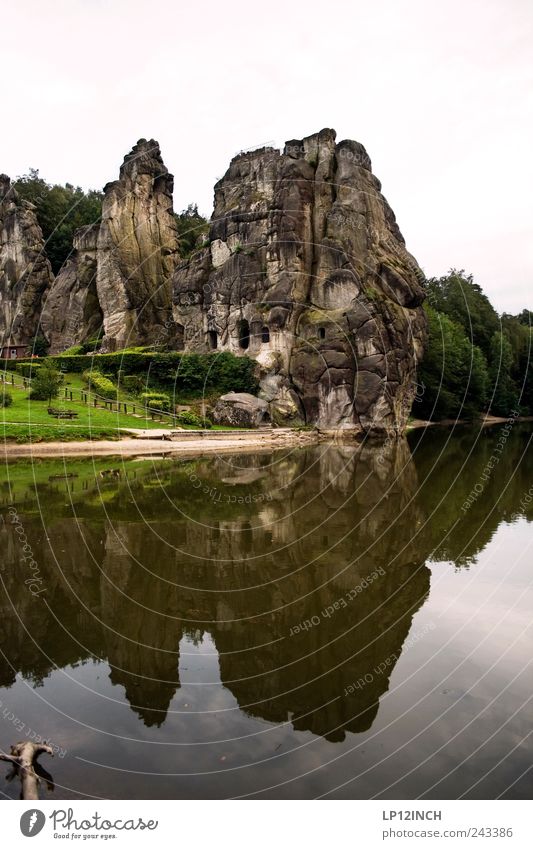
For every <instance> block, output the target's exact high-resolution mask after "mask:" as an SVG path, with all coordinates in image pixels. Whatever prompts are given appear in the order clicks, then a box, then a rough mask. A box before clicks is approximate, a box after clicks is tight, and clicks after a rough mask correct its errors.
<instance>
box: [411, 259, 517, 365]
mask: <svg viewBox="0 0 533 849" xmlns="http://www.w3.org/2000/svg"><path fill="white" fill-rule="evenodd" d="M427 290H428V291H427V296H428V301H429V303H430V304H431V306H432V307H433V308H434V309H436V310H437V311H438V312H440V313H444V314H445V315H447V316H448V317H449V318H451V320H452V321H454V322H455V323H456V324H459V325H461V327H462V328H463V330H464V331H465V333H466V335H467V337H468V338H469V339H470V340H471V342H472V344H474V345H477V346H478V347H479V348H481V350H482V351H483V354H484V355H485V358H486V359H487V360H488V359H489V358H490V353H491V340H492V336H493V334H494V333H496V331H498V330H499V329H500V319H499V316H498V313H497V312H496V310H495V309H494V307H493V306H492V304H491V303H490V301H489V299H488V298H487V296H486V295H485V294H484V293H483V290H482V289H481V287H480V286H478V285H477V283H474V278H473V277H472V275H471V274H466V273H465V271H464V270H462V269H461V270H460V271H457V270H456V269H455V268H452V269H451V270H450V271H449V272H448V274H446V275H445V276H444V277H439V278H435V277H434V278H432V279H430V280H428V284H427Z"/></svg>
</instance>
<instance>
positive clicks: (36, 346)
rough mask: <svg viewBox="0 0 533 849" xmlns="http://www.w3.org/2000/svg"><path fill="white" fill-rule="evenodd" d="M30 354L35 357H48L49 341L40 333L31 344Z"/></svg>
mask: <svg viewBox="0 0 533 849" xmlns="http://www.w3.org/2000/svg"><path fill="white" fill-rule="evenodd" d="M28 347H29V349H30V354H32V355H33V356H35V357H46V354H47V352H48V342H47V341H46V339H45V338H44V336H43V335H42V334H40V333H38V334H37V335H36V336H34V338H33V339H32V340H31V342H30V344H29V346H28Z"/></svg>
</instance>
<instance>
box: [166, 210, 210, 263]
mask: <svg viewBox="0 0 533 849" xmlns="http://www.w3.org/2000/svg"><path fill="white" fill-rule="evenodd" d="M174 218H175V219H176V225H177V228H178V237H179V244H180V255H181V257H182V258H183V259H186V258H187V257H188V256H189V255H190V254H191V253H192V252H193V251H195V250H196V249H197V248H198V247H200V245H201V244H202V242H203V240H204V238H205V237H206V236H207V232H208V229H209V223H208V221H207V218H204V216H203V215H200V213H199V212H198V206H197V204H195V203H194V204H193V203H190V204H189V206H188V207H187V209H183V210H182V211H181V212H180V213H179V214H175V215H174Z"/></svg>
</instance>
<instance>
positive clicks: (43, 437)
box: [0, 375, 169, 442]
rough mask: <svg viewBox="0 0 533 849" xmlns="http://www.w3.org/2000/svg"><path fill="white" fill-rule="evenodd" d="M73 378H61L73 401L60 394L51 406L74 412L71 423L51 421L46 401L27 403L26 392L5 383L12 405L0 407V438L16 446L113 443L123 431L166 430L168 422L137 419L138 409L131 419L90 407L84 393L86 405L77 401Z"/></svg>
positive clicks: (140, 416)
mask: <svg viewBox="0 0 533 849" xmlns="http://www.w3.org/2000/svg"><path fill="white" fill-rule="evenodd" d="M73 377H74V375H66V376H65V386H66V388H67V389H69V390H70V389H71V388H72V389H73V395H74V400H73V401H70V400H67V399H65V398H64V392H63V391H61V392H60V394H59V397H58V398H56V399H54V400H53V401H52V404H51V406H52V407H56V408H58V409H64V410H72V411H73V412H76V413H77V414H78V417H77V418H76V419H75V420H70V419H55V418H54V417H53V416H50V415H48V412H47V410H48V402H47V401H30V400H29V398H28V394H29V390H28V389H23V388H22V387H20V386H11V385H10V384H9V383H7V384H6V391H7V392H9V394H10V395H11V396H12V398H13V404H12V405H11V406H10V407H0V437H3V438H4V439H12V440H16V441H17V442H29V441H34V442H37V441H50V440H58V441H62V442H63V441H66V440H80V439H113V438H115V439H116V438H118V437H119V436H120V435H121V431H122V430H124V429H127V428H147V429H153V428H157V429H161V428H166V427H169V422H168V420H166V421H161V422H157V421H152V420H151V418H150V417H148V418H146V417H145V416H144V415H141V411H142V407H141V405H138V407H137V409H138V411H139V415H138V416H133V415H129V414H128V415H126V414H125V413H123V412H122V413H117V412H111V411H110V410H109V409H105V408H104V407H102V406H99V407H94V404H93V401H92V399H91V394H90V392H87V394H88V396H89V403H88V404H86V403H84V402H83V401H81V400H80V393H79V391H78V390H79V389H81V388H82V382H81V378H80V376H79V375H76V376H75V377H76V378H78V380H72V378H73ZM16 380H17V382H18V383H20V382H21V378H20V376H17V377H16ZM78 381H79V384H78ZM76 398H77V400H76ZM130 403H132V402H130Z"/></svg>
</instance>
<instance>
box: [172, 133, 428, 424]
mask: <svg viewBox="0 0 533 849" xmlns="http://www.w3.org/2000/svg"><path fill="white" fill-rule="evenodd" d="M423 280H424V277H423V273H422V271H421V269H420V268H419V266H418V264H417V262H416V260H415V259H414V258H413V257H412V256H411V254H409V253H408V251H407V250H406V248H405V242H404V239H403V237H402V235H401V233H400V230H399V228H398V225H397V224H396V220H395V217H394V213H393V212H392V209H391V208H390V206H389V205H388V203H387V201H386V200H385V198H384V197H383V195H382V194H381V184H380V182H379V180H377V178H376V177H375V176H374V175H373V174H372V170H371V163H370V159H369V157H368V154H367V153H366V151H365V149H364V147H363V146H362V145H361V144H358V143H357V142H354V141H341V142H340V143H338V144H336V141H335V132H334V131H333V130H330V129H325V130H322V131H321V132H320V133H317V134H315V135H312V136H309V137H308V138H305V139H303V140H301V141H291V142H287V144H286V145H285V149H284V151H283V153H280V152H279V151H277V150H275V149H272V148H262V149H260V150H256V151H253V152H249V153H243V154H240V155H239V156H237V157H236V158H235V159H233V161H232V162H231V164H230V167H229V169H228V171H227V173H226V174H225V176H224V177H223V178H222V179H221V180H220V181H219V182H218V183H217V185H216V186H215V207H214V213H213V217H212V220H211V225H210V231H209V244H208V245H206V246H205V247H204V248H202V249H200V250H199V251H197V252H196V253H194V254H193V255H192V257H191V258H190V259H189V260H188V261H186V262H183V263H181V264H180V265H179V266H178V268H177V270H176V273H175V275H174V318H175V320H176V322H177V323H178V324H179V325H181V329H182V332H183V336H184V344H185V348H186V349H188V350H198V351H203V350H208V349H218V350H229V351H233V352H234V353H237V354H238V353H242V354H244V353H246V354H248V355H250V356H252V357H254V358H256V359H257V361H258V363H259V364H260V370H261V378H262V380H261V386H262V396H263V397H264V398H265V399H266V400H267V401H269V402H270V410H271V413H272V416H273V418H274V419H277V420H278V421H280V422H281V421H290V420H293V421H294V420H298V419H299V420H303V421H305V422H307V423H317V424H318V425H319V426H321V427H324V428H345V427H356V428H362V429H363V430H365V431H370V430H375V431H380V430H381V431H387V432H399V431H402V430H403V428H404V426H405V424H406V421H407V416H408V414H409V410H410V407H411V402H412V399H413V395H414V386H415V382H414V379H415V373H416V366H417V362H418V361H419V359H420V358H421V356H422V353H423V345H424V341H425V335H426V320H425V316H424V312H423V310H422V308H421V304H422V302H423V299H424V291H423Z"/></svg>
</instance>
